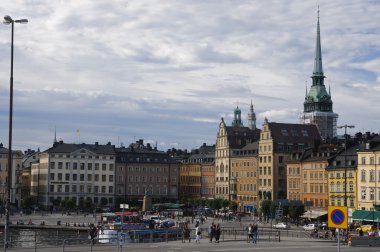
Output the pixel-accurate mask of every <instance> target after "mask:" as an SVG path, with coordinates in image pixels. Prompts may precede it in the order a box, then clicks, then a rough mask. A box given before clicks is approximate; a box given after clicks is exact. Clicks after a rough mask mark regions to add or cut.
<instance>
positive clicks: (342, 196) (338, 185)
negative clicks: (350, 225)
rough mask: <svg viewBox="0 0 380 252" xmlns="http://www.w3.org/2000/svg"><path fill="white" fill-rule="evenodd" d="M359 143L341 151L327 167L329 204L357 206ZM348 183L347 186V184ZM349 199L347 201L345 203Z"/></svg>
mask: <svg viewBox="0 0 380 252" xmlns="http://www.w3.org/2000/svg"><path fill="white" fill-rule="evenodd" d="M358 148H359V146H358V145H355V146H353V147H350V148H348V149H347V150H343V151H341V152H339V154H337V155H336V156H334V157H333V158H331V159H330V160H329V165H328V167H327V168H326V171H327V178H328V182H327V183H328V194H329V205H331V206H347V207H348V208H351V209H356V208H357V185H356V183H357V179H356V178H357V173H356V171H357V160H358V157H357V149H358ZM346 185H347V186H346ZM346 201H347V203H345V202H346Z"/></svg>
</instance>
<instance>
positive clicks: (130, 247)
mask: <svg viewBox="0 0 380 252" xmlns="http://www.w3.org/2000/svg"><path fill="white" fill-rule="evenodd" d="M10 220H11V221H12V224H16V222H17V221H23V222H24V223H25V224H27V223H28V222H29V221H31V222H32V223H33V224H34V225H39V224H40V223H41V221H44V222H45V226H46V227H52V228H53V227H57V221H60V222H61V224H62V225H63V226H65V223H69V224H70V226H72V225H73V224H74V223H76V224H78V223H80V224H86V225H88V224H89V223H97V221H99V220H100V214H97V215H96V216H93V215H92V214H90V215H85V214H76V213H73V214H71V215H66V214H60V213H53V214H50V213H43V212H36V213H32V214H31V215H21V214H15V215H12V216H10ZM180 220H182V221H183V219H180ZM252 221H254V220H253V219H252V218H250V217H247V218H244V219H243V220H242V222H237V221H228V222H227V221H221V220H215V219H212V218H208V219H207V221H206V222H205V223H204V224H203V225H201V227H202V228H203V229H206V228H207V227H208V225H209V224H210V223H211V222H214V223H220V224H221V226H222V227H231V228H232V227H235V228H244V227H246V226H247V225H248V224H249V223H251V222H252ZM0 223H2V224H4V216H3V217H2V218H0ZM190 223H191V221H190ZM193 225H195V221H194V222H193V223H192V224H191V225H190V226H191V227H192V226H193ZM270 225H271V223H259V227H260V226H262V227H270ZM292 229H295V230H299V231H300V230H301V227H292ZM0 250H1V248H0ZM251 250H260V251H267V252H272V251H273V252H278V251H279V250H281V252H293V251H295V250H302V251H305V250H306V251H307V252H317V251H318V252H319V251H322V252H330V251H331V252H332V251H337V250H338V244H337V241H331V240H324V239H310V238H307V236H304V237H302V238H300V237H289V236H282V237H281V241H280V242H279V241H276V240H271V241H267V240H265V241H259V242H258V243H257V244H252V243H247V241H243V240H228V241H221V242H220V243H210V242H209V241H208V239H207V238H203V239H201V242H200V243H199V244H196V243H195V242H194V241H192V242H190V243H188V242H186V243H182V242H181V241H169V242H160V243H130V244H126V245H124V246H122V247H119V246H117V245H110V244H95V245H93V246H91V245H89V244H84V245H79V246H78V245H73V246H65V247H64V248H63V247H62V246H57V247H38V248H30V249H29V248H10V249H7V250H6V251H17V252H19V251H20V252H21V251H22V252H28V251H41V252H58V251H68V252H74V251H76V252H84V251H94V252H96V251H101V252H104V251H120V252H122V251H134V252H135V251H136V252H142V251H155V252H157V251H158V252H161V251H162V252H175V251H183V252H190V251H192V252H214V251H215V252H223V251H228V252H233V251H251ZM4 251H5V250H4ZM338 251H341V252H345V251H369V252H371V251H379V248H378V247H368V246H365V247H348V246H347V245H345V244H340V250H338Z"/></svg>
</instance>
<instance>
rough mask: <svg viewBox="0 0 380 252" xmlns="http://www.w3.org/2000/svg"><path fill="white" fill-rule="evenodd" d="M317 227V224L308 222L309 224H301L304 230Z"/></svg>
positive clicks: (311, 229)
mask: <svg viewBox="0 0 380 252" xmlns="http://www.w3.org/2000/svg"><path fill="white" fill-rule="evenodd" d="M317 227H318V226H317V224H313V223H310V224H306V225H303V230H305V231H313V230H315V229H316V228H317Z"/></svg>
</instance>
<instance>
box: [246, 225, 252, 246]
mask: <svg viewBox="0 0 380 252" xmlns="http://www.w3.org/2000/svg"><path fill="white" fill-rule="evenodd" d="M247 231H248V243H250V242H251V240H252V232H253V226H252V224H249V225H248V230H247Z"/></svg>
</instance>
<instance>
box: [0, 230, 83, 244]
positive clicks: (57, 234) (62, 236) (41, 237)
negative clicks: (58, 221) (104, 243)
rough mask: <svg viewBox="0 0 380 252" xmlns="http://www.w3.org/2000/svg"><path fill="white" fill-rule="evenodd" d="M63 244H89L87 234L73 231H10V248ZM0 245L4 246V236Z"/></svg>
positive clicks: (2, 235) (0, 237)
mask: <svg viewBox="0 0 380 252" xmlns="http://www.w3.org/2000/svg"><path fill="white" fill-rule="evenodd" d="M63 242H65V244H66V245H67V244H86V243H89V239H88V233H87V231H85V230H75V229H73V230H62V229H27V228H25V229H19V228H12V229H10V244H11V247H21V248H30V247H35V246H38V247H41V246H62V244H63ZM0 244H4V234H1V236H0Z"/></svg>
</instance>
